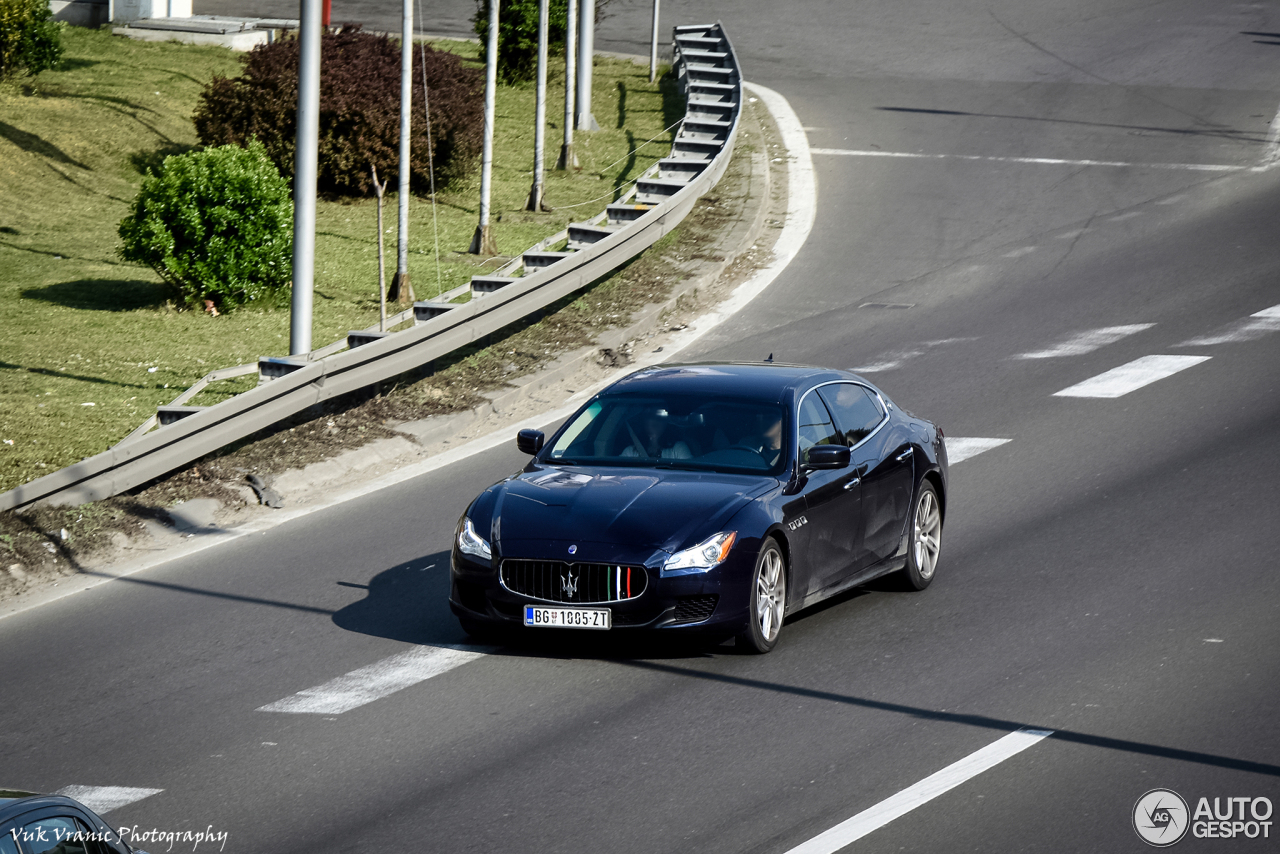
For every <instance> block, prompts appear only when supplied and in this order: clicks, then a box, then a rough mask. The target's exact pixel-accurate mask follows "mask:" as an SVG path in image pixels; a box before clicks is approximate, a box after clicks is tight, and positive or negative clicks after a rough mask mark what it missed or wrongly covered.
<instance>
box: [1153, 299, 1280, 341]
mask: <svg viewBox="0 0 1280 854" xmlns="http://www.w3.org/2000/svg"><path fill="white" fill-rule="evenodd" d="M1272 332H1280V305H1273V306H1271V308H1264V309H1263V310H1262V311H1258V312H1255V313H1253V314H1251V315H1249V316H1248V317H1246V318H1245V319H1244V320H1238V321H1236V322H1235V323H1232V324H1230V325H1229V326H1227V327H1226V328H1225V329H1223V330H1222V331H1220V332H1215V333H1212V334H1210V335H1202V336H1200V337H1199V338H1191V339H1189V340H1187V341H1183V342H1182V343H1181V344H1179V345H1178V346H1179V347H1207V346H1210V345H1213V344H1235V343H1238V342H1241V341H1253V340H1254V339H1257V338H1262V337H1263V336H1265V335H1270V334H1271V333H1272Z"/></svg>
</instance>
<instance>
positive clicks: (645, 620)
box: [449, 547, 755, 634]
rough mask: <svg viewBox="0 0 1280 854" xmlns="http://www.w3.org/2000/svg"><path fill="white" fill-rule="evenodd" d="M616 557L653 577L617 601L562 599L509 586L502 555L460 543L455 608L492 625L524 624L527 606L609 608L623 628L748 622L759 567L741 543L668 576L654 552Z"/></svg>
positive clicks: (720, 626)
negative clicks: (487, 556)
mask: <svg viewBox="0 0 1280 854" xmlns="http://www.w3.org/2000/svg"><path fill="white" fill-rule="evenodd" d="M537 557H539V558H541V555H539V556H537ZM612 557H613V560H614V561H616V562H618V563H625V564H627V565H630V566H635V567H640V566H643V567H644V571H645V573H646V574H647V576H648V581H647V585H646V587H645V589H644V592H643V593H641V594H640V595H639V596H637V597H635V598H633V599H623V600H617V601H607V602H558V601H549V600H547V599H538V598H534V597H532V596H528V595H523V594H521V593H516V592H513V591H511V590H509V589H507V588H506V587H505V586H503V584H502V583H501V582H500V580H499V567H500V565H501V560H502V559H501V558H496V559H495V560H494V561H493V564H494V565H492V566H487V565H482V564H480V563H477V562H476V561H474V560H473V559H472V558H471V557H470V556H469V555H464V554H462V553H461V552H460V551H458V549H457V548H456V547H455V548H454V550H453V557H452V560H451V567H450V587H449V607H450V608H451V609H452V610H453V613H454V614H456V615H458V616H459V617H462V618H464V619H467V620H471V621H474V622H477V623H484V624H488V625H492V626H512V627H523V626H524V606H525V605H551V606H554V607H563V608H576V607H582V608H608V609H609V610H610V611H611V612H612V621H613V628H614V629H618V630H661V631H664V632H666V631H680V632H682V633H684V632H688V633H690V634H693V633H710V632H717V631H719V632H727V633H736V632H738V631H740V630H741V629H742V627H743V626H745V625H746V622H747V616H748V604H749V602H748V593H749V590H750V580H751V573H752V571H753V570H754V568H755V561H754V554H753V553H749V552H748V550H747V549H738V548H735V549H734V553H732V554H730V556H729V558H728V559H727V560H726V561H725V562H724V563H722V564H721V565H720V566H717V567H715V568H713V569H711V570H708V571H707V572H696V573H684V574H680V575H663V574H662V572H661V563H660V559H656V558H655V557H654V556H652V555H650V556H648V559H642V560H627V559H626V558H625V557H621V556H617V555H614V556H612ZM521 559H524V555H523V554H522V555H521ZM654 564H656V565H654ZM566 631H574V630H572V629H568V630H566Z"/></svg>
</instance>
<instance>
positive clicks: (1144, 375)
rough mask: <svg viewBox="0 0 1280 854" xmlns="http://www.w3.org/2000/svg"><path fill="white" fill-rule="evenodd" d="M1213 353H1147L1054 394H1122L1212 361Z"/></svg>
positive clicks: (1077, 395)
mask: <svg viewBox="0 0 1280 854" xmlns="http://www.w3.org/2000/svg"><path fill="white" fill-rule="evenodd" d="M1209 358H1210V357H1209V356H1143V357H1142V358H1141V359H1134V360H1133V361H1132V362H1130V363H1129V364H1127V365H1121V366H1120V367H1118V368H1112V369H1111V370H1109V371H1107V372H1106V373H1104V374H1098V375H1097V376H1096V377H1093V378H1091V379H1087V380H1085V381H1084V382H1082V383H1076V384H1075V385H1073V386H1071V387H1070V388H1064V389H1063V390H1062V391H1059V392H1055V393H1054V395H1053V396H1054V397H1122V396H1124V395H1126V394H1128V393H1129V392H1131V391H1137V390H1138V389H1140V388H1142V387H1143V386H1146V385H1150V384H1151V383H1153V382H1155V381H1156V380H1162V379H1164V378H1165V377H1171V376H1173V375H1174V374H1176V373H1178V372H1179V371H1185V370H1186V369H1187V368H1190V367H1193V366H1194V365H1198V364H1200V363H1201V362H1207V361H1209Z"/></svg>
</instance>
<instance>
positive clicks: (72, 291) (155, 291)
mask: <svg viewBox="0 0 1280 854" xmlns="http://www.w3.org/2000/svg"><path fill="white" fill-rule="evenodd" d="M22 297H23V299H35V300H41V301H43V302H48V303H53V304H55V305H61V306H66V307H67V308H81V309H88V310H90V311H133V310H135V309H139V308H155V307H157V306H161V305H163V304H164V303H165V302H166V301H167V300H170V299H172V298H173V292H172V291H171V290H170V288H169V287H168V286H167V285H164V284H162V283H160V282H149V281H145V280H143V279H77V280H75V281H73V282H59V283H57V284H56V285H47V286H45V287H43V288H26V289H24V290H23V291H22Z"/></svg>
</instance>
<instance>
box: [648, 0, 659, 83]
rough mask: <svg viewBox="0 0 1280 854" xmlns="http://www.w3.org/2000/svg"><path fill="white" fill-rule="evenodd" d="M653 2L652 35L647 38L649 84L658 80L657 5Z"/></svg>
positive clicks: (657, 2)
mask: <svg viewBox="0 0 1280 854" xmlns="http://www.w3.org/2000/svg"><path fill="white" fill-rule="evenodd" d="M661 2H662V0H653V34H652V35H650V36H649V82H650V83H652V82H653V81H655V80H657V79H658V4H659V3H661Z"/></svg>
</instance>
